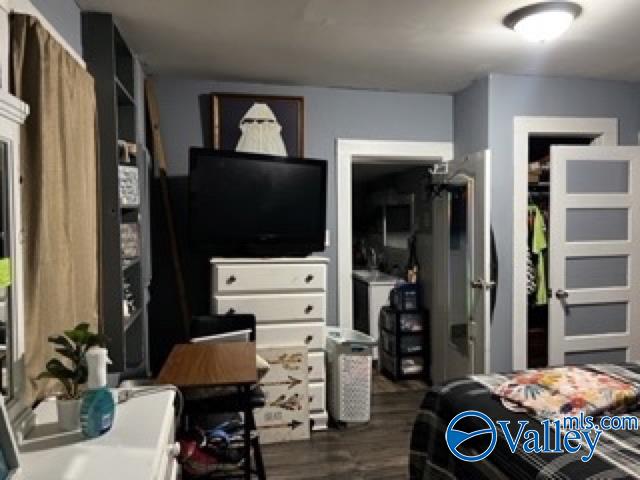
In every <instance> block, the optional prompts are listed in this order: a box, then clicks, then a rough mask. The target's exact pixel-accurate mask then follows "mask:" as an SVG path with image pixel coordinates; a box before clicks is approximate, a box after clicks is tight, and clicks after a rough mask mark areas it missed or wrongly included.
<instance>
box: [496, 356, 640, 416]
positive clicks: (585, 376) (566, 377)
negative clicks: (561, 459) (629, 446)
mask: <svg viewBox="0 0 640 480" xmlns="http://www.w3.org/2000/svg"><path fill="white" fill-rule="evenodd" d="M491 393H493V394H494V395H497V396H498V397H500V398H501V399H502V401H503V404H504V405H505V407H507V408H509V409H511V410H517V409H526V410H527V411H529V412H530V413H532V414H534V415H535V416H537V417H539V418H561V417H565V416H576V415H579V414H580V413H581V412H582V413H584V414H585V415H598V414H602V413H604V412H610V413H614V412H615V413H620V412H625V411H629V410H631V409H633V408H635V407H636V406H638V402H639V400H640V382H630V381H629V380H628V378H624V379H623V378H622V377H620V376H617V375H616V374H615V373H612V371H611V370H610V369H607V371H604V369H598V368H597V367H595V366H583V367H556V368H545V369H539V370H526V371H523V372H518V373H513V374H511V375H509V376H507V380H506V381H503V382H502V383H500V384H498V385H494V386H492V387H491Z"/></svg>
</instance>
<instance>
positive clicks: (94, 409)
mask: <svg viewBox="0 0 640 480" xmlns="http://www.w3.org/2000/svg"><path fill="white" fill-rule="evenodd" d="M86 358H87V369H88V373H89V377H88V381H87V387H88V389H87V391H86V393H85V395H84V399H83V400H82V406H81V407H80V425H81V427H82V433H83V434H84V435H85V436H86V437H89V438H94V437H98V436H100V435H102V434H104V433H106V432H108V431H109V430H110V429H111V427H112V425H113V420H114V418H115V409H116V406H115V402H114V401H113V395H112V393H111V391H110V390H109V389H108V388H107V364H108V363H111V360H109V357H108V356H107V349H106V348H102V347H91V348H90V349H89V350H87V357H86Z"/></svg>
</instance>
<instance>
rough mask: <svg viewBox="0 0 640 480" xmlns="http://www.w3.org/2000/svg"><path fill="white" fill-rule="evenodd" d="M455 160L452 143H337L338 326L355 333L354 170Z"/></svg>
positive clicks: (426, 165) (381, 141)
mask: <svg viewBox="0 0 640 480" xmlns="http://www.w3.org/2000/svg"><path fill="white" fill-rule="evenodd" d="M452 157H453V144H452V143H451V142H404V141H395V140H354V139H338V140H336V170H337V171H336V179H337V185H336V190H337V192H336V193H337V195H336V197H337V217H338V218H337V220H338V221H337V225H338V232H337V257H338V265H337V270H338V271H337V297H338V298H337V300H338V319H337V325H338V326H339V327H341V328H349V329H352V328H353V326H354V322H353V288H352V275H353V249H352V247H353V238H352V230H353V225H352V223H353V218H352V166H353V164H354V163H356V164H357V163H367V164H373V163H380V164H389V163H394V162H401V163H404V164H407V163H412V164H413V165H415V166H416V167H424V169H425V172H426V171H427V169H429V168H430V167H432V166H433V165H434V164H438V163H442V162H448V161H450V160H451V159H452Z"/></svg>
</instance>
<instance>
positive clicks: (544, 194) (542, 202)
mask: <svg viewBox="0 0 640 480" xmlns="http://www.w3.org/2000/svg"><path fill="white" fill-rule="evenodd" d="M593 140H594V138H593V136H573V135H572V136H566V135H564V136H562V135H535V136H530V137H529V141H528V143H529V145H528V146H529V149H528V150H529V157H528V214H527V230H528V232H527V257H528V258H527V336H528V342H527V367H528V368H537V367H544V366H547V365H548V364H549V300H550V299H551V290H550V289H549V254H550V252H549V243H550V242H549V233H550V229H549V223H550V221H549V220H550V218H549V213H550V206H551V200H552V199H551V192H550V185H551V183H550V182H551V163H550V156H551V146H552V145H590V144H592V143H593Z"/></svg>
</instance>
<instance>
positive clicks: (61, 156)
mask: <svg viewBox="0 0 640 480" xmlns="http://www.w3.org/2000/svg"><path fill="white" fill-rule="evenodd" d="M11 67H12V71H11V82H12V88H13V93H14V95H16V96H17V97H19V98H20V99H22V100H23V101H24V102H25V103H27V104H29V106H30V108H31V114H30V115H29V117H28V119H27V121H26V123H25V125H24V127H23V130H22V139H21V141H22V152H21V175H22V190H21V195H22V207H23V211H22V219H23V220H22V221H23V226H24V235H23V238H24V258H25V265H24V280H25V281H24V289H25V359H24V360H25V362H24V363H25V371H26V375H27V378H26V382H25V384H26V389H27V395H28V398H27V400H35V399H36V398H39V397H42V396H44V395H46V394H48V393H51V392H52V391H53V390H55V389H57V388H59V387H58V386H57V385H56V384H55V382H49V383H45V382H44V381H38V382H36V381H35V377H36V376H37V375H38V373H40V372H41V371H43V370H44V367H45V364H46V361H47V360H48V359H49V358H50V357H51V356H52V355H53V354H54V350H53V347H52V345H51V344H49V343H48V342H47V337H48V336H49V335H52V334H58V333H61V332H62V331H64V330H66V329H70V328H73V327H74V326H75V325H77V324H78V323H81V322H88V323H89V324H90V325H91V326H92V328H93V329H94V330H95V329H96V328H97V326H98V302H99V298H98V295H99V293H98V291H99V290H98V287H99V269H98V251H99V244H98V242H99V235H98V228H99V223H98V209H99V204H98V178H97V161H98V159H97V155H98V153H97V144H96V141H97V139H96V121H97V120H96V118H97V117H96V97H95V90H94V82H93V77H91V75H90V74H89V73H87V71H86V70H84V69H83V68H82V66H80V65H79V64H78V63H77V62H76V61H75V60H74V59H73V57H72V56H71V55H70V54H69V53H68V52H67V51H66V50H65V49H64V47H62V46H61V45H60V44H59V43H58V42H57V41H56V40H55V39H54V38H53V37H52V36H51V35H50V34H49V33H48V32H47V30H46V29H45V28H44V27H43V26H42V25H41V24H40V23H39V22H38V20H37V19H35V18H34V17H31V16H28V15H18V14H16V15H13V16H12V19H11ZM63 361H64V359H63Z"/></svg>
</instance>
